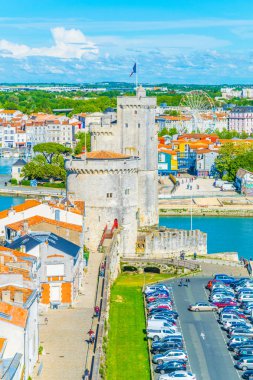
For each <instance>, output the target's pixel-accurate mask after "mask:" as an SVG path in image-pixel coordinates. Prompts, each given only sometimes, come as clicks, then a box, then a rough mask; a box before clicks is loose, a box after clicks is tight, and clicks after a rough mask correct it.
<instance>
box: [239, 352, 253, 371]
mask: <svg viewBox="0 0 253 380" xmlns="http://www.w3.org/2000/svg"><path fill="white" fill-rule="evenodd" d="M235 366H236V368H238V369H241V370H243V371H247V369H253V356H248V357H246V358H242V359H240V360H238V362H237V363H236V365H235Z"/></svg>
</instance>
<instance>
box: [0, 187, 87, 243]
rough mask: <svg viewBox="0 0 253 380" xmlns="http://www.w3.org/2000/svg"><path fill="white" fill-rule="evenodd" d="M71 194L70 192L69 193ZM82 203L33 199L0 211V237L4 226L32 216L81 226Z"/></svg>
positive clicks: (2, 235) (3, 234) (3, 233)
mask: <svg viewBox="0 0 253 380" xmlns="http://www.w3.org/2000/svg"><path fill="white" fill-rule="evenodd" d="M70 195H71V194H70ZM83 214H84V203H83V202H82V201H75V202H73V203H71V202H69V201H66V202H63V203H53V202H45V203H43V202H40V201H37V200H34V199H29V200H26V201H25V202H24V203H22V204H20V205H17V206H14V207H12V208H11V209H9V210H4V211H1V212H0V237H2V239H3V238H4V236H5V226H6V225H9V224H12V223H15V222H20V221H22V220H24V219H28V218H30V217H34V216H41V217H45V218H48V219H52V220H57V221H60V222H66V223H71V224H76V225H79V226H83V219H84V217H83Z"/></svg>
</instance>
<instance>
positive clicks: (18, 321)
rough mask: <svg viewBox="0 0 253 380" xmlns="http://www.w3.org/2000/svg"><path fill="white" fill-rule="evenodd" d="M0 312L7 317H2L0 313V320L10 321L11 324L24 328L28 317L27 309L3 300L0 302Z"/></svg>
mask: <svg viewBox="0 0 253 380" xmlns="http://www.w3.org/2000/svg"><path fill="white" fill-rule="evenodd" d="M0 313H3V314H6V316H7V317H9V318H8V319H7V318H4V317H2V316H1V314H0V320H1V321H4V322H8V323H11V324H13V325H16V326H19V327H22V328H24V327H25V326H26V321H27V317H28V310H26V309H23V308H22V307H18V306H14V305H9V304H8V303H5V302H0Z"/></svg>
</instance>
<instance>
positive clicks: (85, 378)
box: [83, 368, 90, 380]
mask: <svg viewBox="0 0 253 380" xmlns="http://www.w3.org/2000/svg"><path fill="white" fill-rule="evenodd" d="M89 378H90V371H89V370H88V368H86V370H85V371H84V377H83V379H84V380H89Z"/></svg>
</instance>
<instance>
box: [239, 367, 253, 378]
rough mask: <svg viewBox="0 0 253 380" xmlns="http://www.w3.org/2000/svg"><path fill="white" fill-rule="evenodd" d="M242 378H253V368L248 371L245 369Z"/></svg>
mask: <svg viewBox="0 0 253 380" xmlns="http://www.w3.org/2000/svg"><path fill="white" fill-rule="evenodd" d="M242 378H243V379H246V380H251V379H253V369H248V370H247V371H245V372H244V373H243V375H242Z"/></svg>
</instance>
